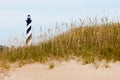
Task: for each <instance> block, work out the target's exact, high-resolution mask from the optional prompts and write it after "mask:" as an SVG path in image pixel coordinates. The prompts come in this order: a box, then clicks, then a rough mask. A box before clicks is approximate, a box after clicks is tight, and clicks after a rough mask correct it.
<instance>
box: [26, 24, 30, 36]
mask: <svg viewBox="0 0 120 80" xmlns="http://www.w3.org/2000/svg"><path fill="white" fill-rule="evenodd" d="M30 30H31V26H30V27H29V28H28V29H27V32H26V33H27V34H28V33H29V32H30Z"/></svg>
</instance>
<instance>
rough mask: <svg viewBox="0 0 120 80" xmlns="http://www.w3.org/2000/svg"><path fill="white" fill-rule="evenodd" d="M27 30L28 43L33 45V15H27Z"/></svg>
mask: <svg viewBox="0 0 120 80" xmlns="http://www.w3.org/2000/svg"><path fill="white" fill-rule="evenodd" d="M26 22H27V30H26V35H27V38H26V45H31V44H32V24H31V23H32V20H31V16H30V15H27V20H26Z"/></svg>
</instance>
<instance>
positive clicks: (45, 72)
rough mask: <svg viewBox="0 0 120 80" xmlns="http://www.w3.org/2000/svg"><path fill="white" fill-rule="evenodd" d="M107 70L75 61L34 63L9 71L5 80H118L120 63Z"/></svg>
mask: <svg viewBox="0 0 120 80" xmlns="http://www.w3.org/2000/svg"><path fill="white" fill-rule="evenodd" d="M109 66H110V67H109V68H105V67H102V66H100V67H99V68H98V69H96V68H95V67H94V66H93V65H92V64H87V65H82V64H81V63H78V62H76V61H69V62H62V63H58V64H56V63H55V67H54V68H53V69H49V65H44V64H39V63H34V64H27V65H25V66H23V67H21V68H15V70H10V72H9V74H10V76H9V79H6V80H120V63H119V62H117V63H110V64H109Z"/></svg>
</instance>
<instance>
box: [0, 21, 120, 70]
mask: <svg viewBox="0 0 120 80" xmlns="http://www.w3.org/2000/svg"><path fill="white" fill-rule="evenodd" d="M70 27H71V29H70V30H69V31H67V32H64V33H63V34H61V35H58V36H56V37H54V38H53V39H51V40H48V41H45V42H43V43H39V44H38V45H31V46H24V47H18V48H17V49H14V50H5V51H4V52H2V53H0V59H1V61H9V62H18V63H19V64H20V66H21V65H24V64H26V63H31V62H41V63H44V62H46V61H48V60H54V59H55V60H68V59H71V58H73V57H77V58H82V60H83V62H84V63H85V64H88V63H95V61H96V60H97V61H101V60H106V61H108V62H109V61H120V24H119V23H104V24H101V25H93V26H84V27H78V28H75V27H74V26H73V25H71V26H70ZM51 67H52V66H51V65H50V68H51Z"/></svg>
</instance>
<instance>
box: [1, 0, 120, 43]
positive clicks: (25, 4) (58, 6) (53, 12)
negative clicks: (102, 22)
mask: <svg viewBox="0 0 120 80" xmlns="http://www.w3.org/2000/svg"><path fill="white" fill-rule="evenodd" d="M103 11H105V13H103ZM27 14H31V18H32V20H33V22H32V26H33V29H34V31H33V32H34V35H39V34H40V31H39V29H40V26H41V27H42V28H43V29H48V28H49V27H50V28H53V27H54V26H55V23H56V22H58V23H59V22H60V21H65V22H70V20H71V19H79V18H85V17H95V16H97V17H101V16H103V15H104V16H106V17H110V18H113V17H114V18H116V17H118V18H120V0H0V44H3V45H14V44H13V43H11V44H9V43H8V42H9V40H12V39H13V38H15V37H17V38H18V39H19V40H22V39H23V40H24V38H25V37H23V36H22V34H24V35H25V30H26V22H25V20H26V16H27Z"/></svg>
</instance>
